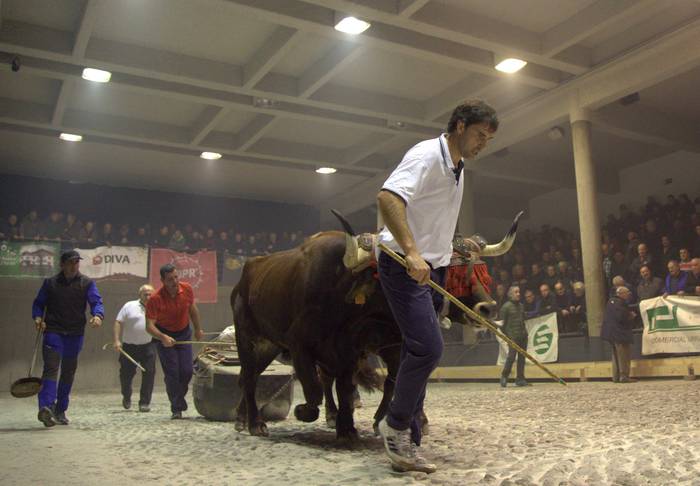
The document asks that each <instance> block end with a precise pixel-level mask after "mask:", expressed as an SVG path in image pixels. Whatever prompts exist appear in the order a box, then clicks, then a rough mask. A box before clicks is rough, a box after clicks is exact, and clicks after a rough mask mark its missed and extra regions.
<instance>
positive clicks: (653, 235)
mask: <svg viewBox="0 0 700 486" xmlns="http://www.w3.org/2000/svg"><path fill="white" fill-rule="evenodd" d="M642 240H643V241H644V242H645V243H647V245H648V247H649V252H650V253H651V254H652V255H653V257H654V258H657V259H659V257H660V255H661V234H660V232H659V230H658V228H657V226H656V221H654V220H653V219H648V220H647V222H646V223H644V231H643V232H642Z"/></svg>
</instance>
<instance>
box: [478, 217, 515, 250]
mask: <svg viewBox="0 0 700 486" xmlns="http://www.w3.org/2000/svg"><path fill="white" fill-rule="evenodd" d="M524 213H525V211H520V212H519V213H518V214H517V215H516V216H515V219H514V220H513V225H512V226H511V227H510V231H508V233H507V234H506V235H505V236H504V237H503V240H501V242H500V243H498V244H496V245H486V247H484V249H483V250H482V251H481V256H485V257H495V256H500V255H503V254H504V253H507V252H508V250H510V248H511V247H512V246H513V243H514V242H515V233H516V232H517V231H518V221H519V220H520V217H521V216H522V215H523V214H524Z"/></svg>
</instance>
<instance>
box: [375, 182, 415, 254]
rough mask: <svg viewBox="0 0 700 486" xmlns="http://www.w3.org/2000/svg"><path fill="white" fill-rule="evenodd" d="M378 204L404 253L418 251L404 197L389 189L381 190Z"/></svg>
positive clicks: (385, 222)
mask: <svg viewBox="0 0 700 486" xmlns="http://www.w3.org/2000/svg"><path fill="white" fill-rule="evenodd" d="M377 206H378V207H379V211H380V213H381V215H382V218H384V224H386V227H387V228H389V231H391V234H392V235H393V236H394V239H395V240H396V242H397V243H398V244H399V246H400V247H401V249H402V250H403V251H404V254H405V255H410V254H414V253H416V252H417V249H416V240H415V239H414V238H413V234H412V233H411V230H410V228H409V227H408V220H407V218H406V204H405V203H404V201H403V199H401V198H400V197H399V196H397V195H396V194H393V193H391V192H389V191H379V194H378V195H377Z"/></svg>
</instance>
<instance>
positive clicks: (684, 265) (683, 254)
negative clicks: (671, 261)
mask: <svg viewBox="0 0 700 486" xmlns="http://www.w3.org/2000/svg"><path fill="white" fill-rule="evenodd" d="M678 256H680V260H679V261H678V265H679V266H680V267H681V272H689V271H690V270H691V268H692V267H693V265H692V263H691V261H692V260H691V258H690V251H688V249H687V248H681V249H680V250H678Z"/></svg>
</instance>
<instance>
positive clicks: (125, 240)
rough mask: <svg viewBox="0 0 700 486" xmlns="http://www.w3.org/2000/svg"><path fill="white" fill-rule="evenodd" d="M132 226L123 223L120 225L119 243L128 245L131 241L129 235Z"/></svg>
mask: <svg viewBox="0 0 700 486" xmlns="http://www.w3.org/2000/svg"><path fill="white" fill-rule="evenodd" d="M129 232H130V228H129V225H128V224H123V225H121V226H120V227H119V236H117V244H118V245H125V246H126V245H128V244H129V243H130V240H129V238H130V236H129Z"/></svg>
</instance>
